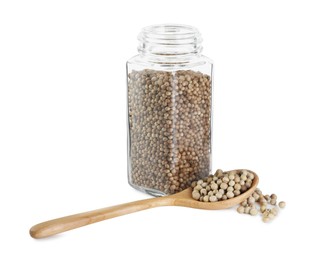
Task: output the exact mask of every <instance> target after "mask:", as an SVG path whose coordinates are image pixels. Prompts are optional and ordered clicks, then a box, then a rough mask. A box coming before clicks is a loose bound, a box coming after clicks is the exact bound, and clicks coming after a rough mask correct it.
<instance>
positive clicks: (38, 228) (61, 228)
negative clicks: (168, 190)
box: [29, 197, 171, 238]
mask: <svg viewBox="0 0 311 260" xmlns="http://www.w3.org/2000/svg"><path fill="white" fill-rule="evenodd" d="M169 205H171V199H170V198H169V197H159V198H152V199H145V200H139V201H133V202H129V203H124V204H120V205H116V206H112V207H108V208H103V209H97V210H93V211H88V212H84V213H79V214H75V215H70V216H66V217H62V218H57V219H53V220H49V221H46V222H42V223H40V224H37V225H35V226H33V227H32V228H31V229H30V231H29V233H30V235H31V236H32V237H33V238H44V237H48V236H52V235H55V234H58V233H62V232H65V231H68V230H71V229H75V228H79V227H83V226H86V225H89V224H93V223H96V222H99V221H102V220H106V219H110V218H115V217H119V216H122V215H126V214H130V213H134V212H137V211H141V210H145V209H150V208H154V207H160V206H169Z"/></svg>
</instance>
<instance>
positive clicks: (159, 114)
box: [128, 69, 212, 194]
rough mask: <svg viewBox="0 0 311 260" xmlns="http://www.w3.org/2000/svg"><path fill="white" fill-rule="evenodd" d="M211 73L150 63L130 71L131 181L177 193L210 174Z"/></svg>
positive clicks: (164, 191)
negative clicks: (150, 66) (167, 68)
mask: <svg viewBox="0 0 311 260" xmlns="http://www.w3.org/2000/svg"><path fill="white" fill-rule="evenodd" d="M211 107H212V90H211V78H210V76H209V75H206V74H203V73H201V72H196V71H192V70H178V71H174V72H169V71H159V70H150V69H145V70H141V71H134V70H133V71H131V72H130V73H129V74H128V115H129V156H130V160H131V164H130V169H129V179H130V184H132V185H135V186H138V187H141V188H146V189H152V190H157V191H161V192H163V193H164V194H174V193H176V192H179V191H182V190H184V189H186V188H188V187H190V185H191V183H192V181H194V180H197V179H199V178H203V177H204V176H207V175H208V174H209V170H210V157H211V156H210V153H211Z"/></svg>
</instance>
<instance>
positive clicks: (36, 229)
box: [29, 169, 259, 238]
mask: <svg viewBox="0 0 311 260" xmlns="http://www.w3.org/2000/svg"><path fill="white" fill-rule="evenodd" d="M239 171H241V169H239V170H233V171H229V172H233V173H236V172H239ZM247 171H248V172H251V173H253V174H254V179H253V181H252V186H251V187H250V188H249V189H248V190H247V191H245V192H244V193H242V194H240V195H238V196H236V197H234V198H232V199H227V200H222V201H217V202H201V201H197V200H194V199H193V198H192V188H191V187H190V188H187V189H185V190H183V191H181V192H179V193H176V194H174V195H169V196H164V197H158V198H151V199H145V200H139V201H134V202H129V203H125V204H120V205H116V206H112V207H108V208H103V209H97V210H93V211H88V212H84V213H79V214H75V215H70V216H66V217H62V218H58V219H53V220H49V221H46V222H42V223H40V224H37V225H35V226H33V227H32V228H31V229H30V231H29V232H30V235H31V236H32V237H33V238H44V237H48V236H52V235H55V234H58V233H62V232H65V231H68V230H71V229H75V228H78V227H82V226H86V225H89V224H92V223H96V222H99V221H102V220H106V219H110V218H115V217H119V216H122V215H126V214H130V213H133V212H137V211H141V210H145V209H150V208H155V207H161V206H182V207H189V208H196V209H206V210H217V209H226V208H230V207H233V206H235V205H237V204H239V203H241V202H242V201H244V200H245V199H247V198H248V197H249V196H250V195H251V194H252V193H253V192H254V191H255V189H256V187H257V185H258V182H259V178H258V176H257V174H256V173H254V172H252V171H250V170H247Z"/></svg>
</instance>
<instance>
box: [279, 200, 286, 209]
mask: <svg viewBox="0 0 311 260" xmlns="http://www.w3.org/2000/svg"><path fill="white" fill-rule="evenodd" d="M285 206H286V203H285V201H280V202H279V207H280V208H281V209H283V208H285Z"/></svg>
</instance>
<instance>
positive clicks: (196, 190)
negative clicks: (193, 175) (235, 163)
mask: <svg viewBox="0 0 311 260" xmlns="http://www.w3.org/2000/svg"><path fill="white" fill-rule="evenodd" d="M253 179H254V174H253V173H252V172H249V171H247V170H242V171H239V172H236V171H231V172H223V171H222V170H221V169H218V170H217V171H216V173H215V174H214V175H209V176H208V177H206V178H204V179H201V180H198V181H194V182H193V183H192V184H191V187H192V188H193V191H192V198H193V199H195V200H198V201H204V202H216V201H221V200H227V199H232V198H233V197H235V196H238V195H240V194H241V193H243V192H245V191H247V190H248V189H249V188H250V187H251V186H252V183H253Z"/></svg>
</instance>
